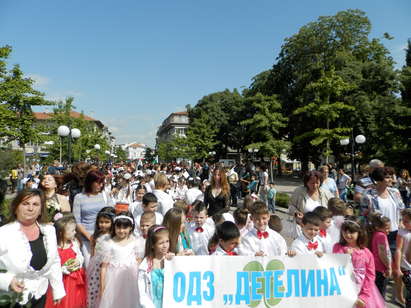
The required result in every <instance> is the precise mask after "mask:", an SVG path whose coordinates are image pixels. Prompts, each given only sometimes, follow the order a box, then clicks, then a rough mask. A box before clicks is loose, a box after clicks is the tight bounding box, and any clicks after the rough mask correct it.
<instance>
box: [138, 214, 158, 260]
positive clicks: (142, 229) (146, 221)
mask: <svg viewBox="0 0 411 308" xmlns="http://www.w3.org/2000/svg"><path fill="white" fill-rule="evenodd" d="M139 222H140V226H139V228H138V231H136V229H134V235H135V237H136V241H137V247H138V248H139V251H138V257H139V258H140V259H141V260H143V257H144V251H145V247H146V238H147V233H148V229H150V227H151V226H153V225H155V224H156V215H155V213H154V212H144V213H143V214H142V215H141V217H140V221H139Z"/></svg>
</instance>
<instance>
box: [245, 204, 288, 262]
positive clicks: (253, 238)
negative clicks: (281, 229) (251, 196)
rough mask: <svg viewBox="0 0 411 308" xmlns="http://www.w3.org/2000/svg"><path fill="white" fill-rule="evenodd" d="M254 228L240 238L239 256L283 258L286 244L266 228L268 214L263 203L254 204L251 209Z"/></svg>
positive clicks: (281, 238) (268, 218)
mask: <svg viewBox="0 0 411 308" xmlns="http://www.w3.org/2000/svg"><path fill="white" fill-rule="evenodd" d="M251 220H252V221H253V223H254V228H253V229H251V230H249V231H248V232H247V233H245V234H244V236H243V237H242V238H241V242H240V246H239V254H240V255H242V256H284V255H286V254H287V244H286V242H285V240H284V238H283V237H282V236H281V235H280V234H279V233H278V232H276V231H274V230H271V229H270V228H269V227H268V221H269V220H270V212H269V211H268V208H267V205H266V204H265V203H264V202H263V201H256V202H254V204H253V206H252V209H251Z"/></svg>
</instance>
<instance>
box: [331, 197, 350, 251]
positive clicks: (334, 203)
mask: <svg viewBox="0 0 411 308" xmlns="http://www.w3.org/2000/svg"><path fill="white" fill-rule="evenodd" d="M328 209H329V210H330V211H331V214H332V218H331V226H330V227H329V228H328V232H327V233H328V234H329V236H330V245H331V247H334V245H335V244H337V243H339V242H340V235H341V225H342V224H343V222H344V219H345V218H344V216H345V212H346V210H347V205H346V204H345V202H344V201H342V200H341V199H339V198H331V199H330V200H328Z"/></svg>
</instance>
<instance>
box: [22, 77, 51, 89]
mask: <svg viewBox="0 0 411 308" xmlns="http://www.w3.org/2000/svg"><path fill="white" fill-rule="evenodd" d="M27 77H29V78H31V79H33V80H34V83H35V85H36V86H38V87H44V86H47V85H48V84H49V83H50V78H48V77H45V76H41V75H39V74H27Z"/></svg>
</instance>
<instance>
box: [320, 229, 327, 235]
mask: <svg viewBox="0 0 411 308" xmlns="http://www.w3.org/2000/svg"><path fill="white" fill-rule="evenodd" d="M320 236H321V237H326V236H327V230H322V229H321V230H320Z"/></svg>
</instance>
